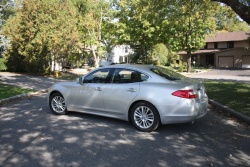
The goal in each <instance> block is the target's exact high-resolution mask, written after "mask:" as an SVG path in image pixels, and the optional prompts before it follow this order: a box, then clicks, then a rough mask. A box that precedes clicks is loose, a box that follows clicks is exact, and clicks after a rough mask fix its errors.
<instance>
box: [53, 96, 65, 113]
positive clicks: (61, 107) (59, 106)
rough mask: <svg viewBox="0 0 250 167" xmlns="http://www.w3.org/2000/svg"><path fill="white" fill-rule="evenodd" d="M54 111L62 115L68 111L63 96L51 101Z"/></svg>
mask: <svg viewBox="0 0 250 167" xmlns="http://www.w3.org/2000/svg"><path fill="white" fill-rule="evenodd" d="M51 107H52V109H53V110H54V111H55V112H57V113H62V112H64V111H65V109H66V105H65V100H64V98H63V97H61V96H55V97H54V98H53V99H52V101H51Z"/></svg>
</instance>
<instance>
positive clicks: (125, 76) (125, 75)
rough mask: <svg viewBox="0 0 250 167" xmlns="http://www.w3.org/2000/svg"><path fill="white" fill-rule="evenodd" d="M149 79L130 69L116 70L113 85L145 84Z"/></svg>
mask: <svg viewBox="0 0 250 167" xmlns="http://www.w3.org/2000/svg"><path fill="white" fill-rule="evenodd" d="M147 79H148V76H147V75H145V74H143V73H140V72H138V71H135V70H130V69H119V68H118V69H115V71H114V73H113V76H112V82H113V83H134V82H143V81H146V80H147Z"/></svg>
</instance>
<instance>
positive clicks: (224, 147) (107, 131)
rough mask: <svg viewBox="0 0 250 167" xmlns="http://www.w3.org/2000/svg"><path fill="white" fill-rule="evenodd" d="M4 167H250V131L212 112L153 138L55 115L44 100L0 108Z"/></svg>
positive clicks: (120, 124) (91, 119)
mask: <svg viewBox="0 0 250 167" xmlns="http://www.w3.org/2000/svg"><path fill="white" fill-rule="evenodd" d="M0 135H1V137H0V166H4V167H8V166H12V167H13V166H15V167H19V166H24V167H33V166H36V167H38V166H44V167H45V166H46V167H53V166H60V167H61V166H62V167H68V166H70V167H80V166H87V167H88V166H89V167H104V166H105V167H109V166H119V167H123V166H124V167H128V166H129V167H154V166H160V167H161V166H177V167H178V166H180V167H183V166H226V167H230V166H234V167H235V166H250V127H249V126H246V125H243V124H240V123H238V122H237V121H235V120H234V119H231V118H228V117H225V116H221V115H220V114H217V113H215V112H212V111H209V112H208V114H207V115H206V116H205V117H203V118H201V119H199V120H197V121H196V122H195V123H194V124H172V125H165V126H162V127H160V128H159V129H158V130H156V131H155V132H152V133H143V132H140V131H137V130H136V129H135V128H134V127H133V126H132V125H131V124H130V123H128V122H125V121H120V120H115V119H110V118H103V117H98V116H91V115H87V114H79V113H71V114H69V115H67V116H56V115H53V114H52V113H51V112H50V110H49V107H48V106H47V104H46V97H45V95H40V96H35V97H32V98H29V99H23V100H19V101H16V102H12V103H9V104H5V105H2V106H1V107H0Z"/></svg>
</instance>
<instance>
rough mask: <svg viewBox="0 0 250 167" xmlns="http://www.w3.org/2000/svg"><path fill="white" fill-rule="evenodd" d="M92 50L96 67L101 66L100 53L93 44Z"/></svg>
mask: <svg viewBox="0 0 250 167" xmlns="http://www.w3.org/2000/svg"><path fill="white" fill-rule="evenodd" d="M91 51H92V54H93V57H94V64H95V67H96V68H98V67H99V56H98V54H97V53H96V52H95V49H94V47H93V46H91Z"/></svg>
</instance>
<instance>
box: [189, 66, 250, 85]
mask: <svg viewBox="0 0 250 167" xmlns="http://www.w3.org/2000/svg"><path fill="white" fill-rule="evenodd" d="M184 75H186V76H188V77H190V78H201V79H212V80H222V81H237V82H245V83H250V69H211V70H208V71H206V72H199V73H192V74H184Z"/></svg>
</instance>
